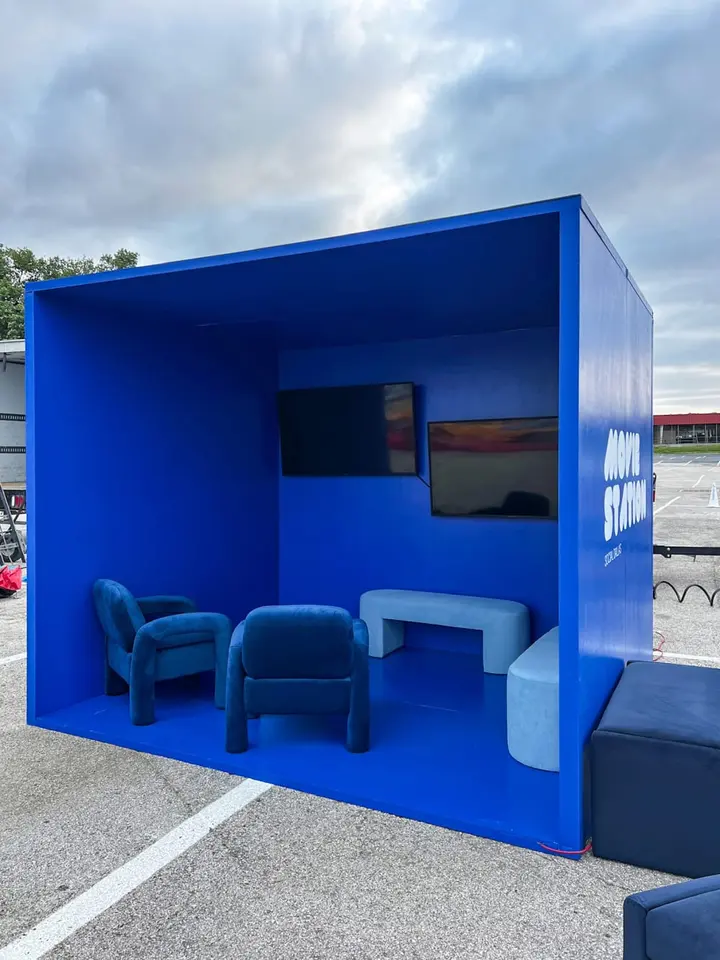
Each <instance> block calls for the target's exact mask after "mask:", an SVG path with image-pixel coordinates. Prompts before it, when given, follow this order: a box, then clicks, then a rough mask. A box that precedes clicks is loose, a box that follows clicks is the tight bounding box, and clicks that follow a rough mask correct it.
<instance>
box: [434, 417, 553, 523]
mask: <svg viewBox="0 0 720 960" xmlns="http://www.w3.org/2000/svg"><path fill="white" fill-rule="evenodd" d="M428 434H429V452H430V495H431V501H432V512H433V514H434V515H435V516H440V517H545V518H550V519H554V518H557V515H558V420H557V417H541V418H537V417H536V418H533V419H525V420H467V421H459V422H455V423H450V422H448V423H430V424H428Z"/></svg>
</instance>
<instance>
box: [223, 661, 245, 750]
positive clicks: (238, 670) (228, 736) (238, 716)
mask: <svg viewBox="0 0 720 960" xmlns="http://www.w3.org/2000/svg"><path fill="white" fill-rule="evenodd" d="M247 721H248V718H247V712H246V710H245V671H244V670H243V665H242V648H240V647H233V648H232V649H231V650H230V656H229V658H228V668H227V694H226V698H225V749H226V750H227V752H228V753H244V752H245V751H246V750H247V748H248V730H247Z"/></svg>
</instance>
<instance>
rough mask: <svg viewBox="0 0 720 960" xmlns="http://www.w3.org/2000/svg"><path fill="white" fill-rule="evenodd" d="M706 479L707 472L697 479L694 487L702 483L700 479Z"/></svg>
mask: <svg viewBox="0 0 720 960" xmlns="http://www.w3.org/2000/svg"><path fill="white" fill-rule="evenodd" d="M704 479H705V474H703V475H702V476H701V477H699V478H698V479H697V480H696V481H695V483H694V484H693V488H695V487H696V486H697V485H698V484H699V483H700V481H701V480H704Z"/></svg>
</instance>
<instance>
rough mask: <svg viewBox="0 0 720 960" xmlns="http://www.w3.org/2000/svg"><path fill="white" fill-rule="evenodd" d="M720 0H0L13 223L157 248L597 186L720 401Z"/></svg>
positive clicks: (676, 380)
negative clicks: (195, 1) (199, 0)
mask: <svg viewBox="0 0 720 960" xmlns="http://www.w3.org/2000/svg"><path fill="white" fill-rule="evenodd" d="M719 185H720V0H202V2H201V3H199V4H198V5H196V4H195V3H191V2H190V0H0V243H5V244H7V245H10V246H16V245H27V246H31V247H33V248H34V249H36V250H37V251H39V252H43V253H59V254H67V255H79V254H86V253H87V254H93V255H99V254H100V253H103V252H105V251H110V250H114V249H116V248H117V247H119V246H127V247H130V248H132V249H135V250H138V251H139V253H140V256H141V259H142V261H143V262H152V261H158V260H166V259H173V258H178V257H185V256H194V255H199V254H208V253H218V252H223V251H228V250H236V249H242V248H245V247H256V246H261V245H264V244H268V243H276V242H284V241H290V240H298V239H305V238H310V237H314V236H320V235H328V234H333V233H342V232H346V231H348V230H357V229H365V228H369V227H374V226H381V225H386V224H390V223H397V222H402V221H406V220H416V219H424V218H427V217H432V216H444V215H449V214H454V213H464V212H468V211H471V210H482V209H487V208H492V207H498V206H504V205H506V204H513V203H518V202H523V201H528V200H536V199H542V198H545V197H551V196H559V195H565V194H570V193H583V194H584V195H585V197H586V198H587V200H588V201H589V203H590V204H591V206H592V207H593V209H594V211H595V213H596V214H597V216H598V217H599V219H600V221H601V222H602V223H603V225H604V226H605V228H606V230H607V231H608V233H609V234H610V236H611V238H612V239H613V241H614V243H615V245H616V247H617V248H618V250H619V251H620V253H621V255H622V256H623V258H624V259H625V260H626V262H627V263H628V265H629V267H630V270H631V272H632V273H633V274H634V276H635V278H636V279H637V281H638V283H639V284H640V286H641V288H642V289H643V292H644V293H645V294H646V296H647V298H648V299H649V300H650V302H651V304H652V305H653V307H654V309H655V316H656V409H657V410H658V411H660V412H662V411H667V412H672V411H675V410H717V409H718V408H720V189H719Z"/></svg>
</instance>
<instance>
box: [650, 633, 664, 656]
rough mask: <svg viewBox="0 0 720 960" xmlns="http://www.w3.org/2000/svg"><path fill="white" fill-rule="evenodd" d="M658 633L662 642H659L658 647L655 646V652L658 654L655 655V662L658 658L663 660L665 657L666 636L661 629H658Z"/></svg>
mask: <svg viewBox="0 0 720 960" xmlns="http://www.w3.org/2000/svg"><path fill="white" fill-rule="evenodd" d="M657 635H658V636H659V637H660V643H659V644H658V645H657V646H656V647H654V648H653V653H654V654H655V653H657V654H658V656H657V657H655V656H654V657H653V660H654V661H655V663H657V661H658V660H662V658H663V647H664V646H665V637H664V636H663V634H662V633H660V631H659V630H658V631H657Z"/></svg>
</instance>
